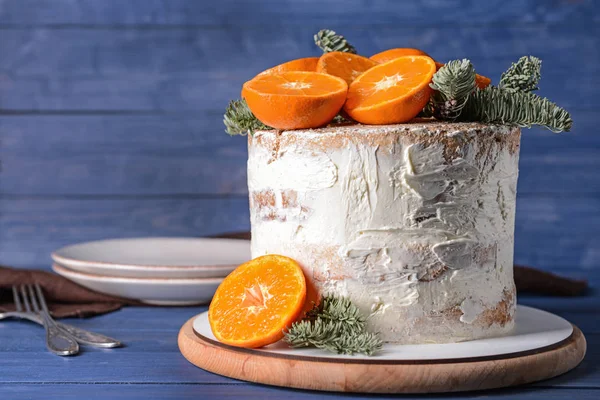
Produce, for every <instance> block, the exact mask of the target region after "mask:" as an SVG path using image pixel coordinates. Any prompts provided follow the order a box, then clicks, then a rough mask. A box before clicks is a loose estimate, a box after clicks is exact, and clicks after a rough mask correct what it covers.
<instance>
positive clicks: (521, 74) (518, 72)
mask: <svg viewBox="0 0 600 400" xmlns="http://www.w3.org/2000/svg"><path fill="white" fill-rule="evenodd" d="M541 69H542V60H540V59H539V58H537V57H533V56H525V57H521V58H520V59H519V61H517V62H516V63H513V64H512V65H511V66H510V68H509V69H507V70H506V72H504V73H503V74H502V77H501V78H500V83H499V84H498V87H499V88H501V89H504V90H509V91H519V92H532V91H534V90H538V86H537V85H538V82H539V81H540V78H541V77H542V75H541Z"/></svg>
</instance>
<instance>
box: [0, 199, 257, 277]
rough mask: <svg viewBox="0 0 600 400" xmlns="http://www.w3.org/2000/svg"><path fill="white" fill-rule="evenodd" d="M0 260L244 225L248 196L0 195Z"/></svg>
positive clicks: (21, 260)
mask: <svg viewBox="0 0 600 400" xmlns="http://www.w3.org/2000/svg"><path fill="white" fill-rule="evenodd" d="M0 210H1V211H2V212H1V213H0V260H2V261H1V262H2V263H4V264H8V265H13V266H16V267H24V266H30V267H31V266H36V265H37V266H48V265H49V264H50V253H51V251H52V250H54V249H56V248H59V247H62V246H64V245H67V244H71V243H77V242H82V241H88V240H97V239H107V238H115V237H147V236H195V237H198V236H206V235H210V234H216V233H220V232H223V231H235V230H240V229H242V230H248V229H249V225H250V217H249V215H248V199H247V198H246V197H244V198H219V197H217V198H202V197H188V198H177V197H175V198H170V197H166V198H161V197H160V196H159V197H154V198H153V197H133V198H121V199H119V198H117V199H110V198H109V199H97V198H93V197H92V198H74V199H47V198H41V199H37V198H25V199H23V198H20V199H6V198H0Z"/></svg>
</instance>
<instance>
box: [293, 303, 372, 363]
mask: <svg viewBox="0 0 600 400" xmlns="http://www.w3.org/2000/svg"><path fill="white" fill-rule="evenodd" d="M285 341H286V342H287V343H289V344H290V345H291V346H292V347H316V348H319V349H323V350H328V351H331V352H334V353H338V354H350V355H352V354H356V353H364V354H367V355H372V354H373V353H375V352H376V351H377V350H379V349H381V347H382V346H383V342H382V341H381V339H380V338H379V336H378V335H377V334H375V333H371V332H367V329H366V319H365V317H364V316H363V315H362V314H361V313H360V310H359V309H358V307H356V306H355V305H354V304H353V303H352V302H351V301H350V300H349V299H347V298H340V297H333V296H326V297H323V298H322V299H321V303H320V304H319V306H318V307H314V308H313V309H312V310H311V311H309V312H308V313H307V315H306V318H305V319H304V320H302V321H300V322H296V323H294V324H292V326H291V328H290V329H289V330H288V331H287V332H285Z"/></svg>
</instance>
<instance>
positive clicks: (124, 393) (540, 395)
mask: <svg viewBox="0 0 600 400" xmlns="http://www.w3.org/2000/svg"><path fill="white" fill-rule="evenodd" d="M42 391H43V397H44V399H46V400H71V399H75V400H79V399H82V398H85V399H89V400H96V399H111V400H112V399H114V400H125V399H127V400H147V399H165V400H170V399H177V400H198V399H235V400H239V399H244V400H265V399H278V400H279V399H283V398H285V399H289V400H305V399H324V398H342V396H341V395H339V394H337V395H334V394H330V393H323V392H316V393H315V392H306V391H301V390H290V389H282V388H276V387H266V386H262V385H248V384H239V385H238V384H225V385H222V384H219V385H202V384H189V385H177V384H171V385H169V384H161V385H119V384H101V383H93V384H83V385H81V384H79V385H78V384H72V383H62V384H45V385H43V386H41V385H35V384H25V385H24V384H18V385H15V384H7V385H2V386H0V395H6V398H10V399H11V400H25V399H27V400H30V399H35V398H37V396H38V395H40V393H42ZM598 395H600V390H598V389H594V388H582V389H564V390H556V389H543V388H532V387H519V388H512V389H503V390H495V391H493V392H489V391H487V392H478V393H462V394H453V395H452V399H457V400H464V399H475V398H477V399H479V398H482V397H485V398H494V399H515V398H518V399H524V400H538V399H544V400H563V399H567V398H569V399H577V400H597V399H598ZM343 398H344V399H369V398H370V399H377V400H392V399H398V396H382V395H372V396H368V395H364V394H344V395H343ZM442 398H448V397H447V396H445V397H442ZM402 399H405V400H421V399H423V395H414V396H409V395H403V396H402Z"/></svg>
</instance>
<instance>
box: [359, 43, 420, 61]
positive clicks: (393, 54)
mask: <svg viewBox="0 0 600 400" xmlns="http://www.w3.org/2000/svg"><path fill="white" fill-rule="evenodd" d="M404 56H428V57H429V54H427V53H425V52H424V51H422V50H419V49H411V48H408V47H406V48H397V49H389V50H386V51H382V52H381V53H377V54H373V55H372V56H371V57H369V58H370V59H371V60H373V61H376V62H378V63H384V62H388V61H392V60H395V59H396V58H398V57H404Z"/></svg>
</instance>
